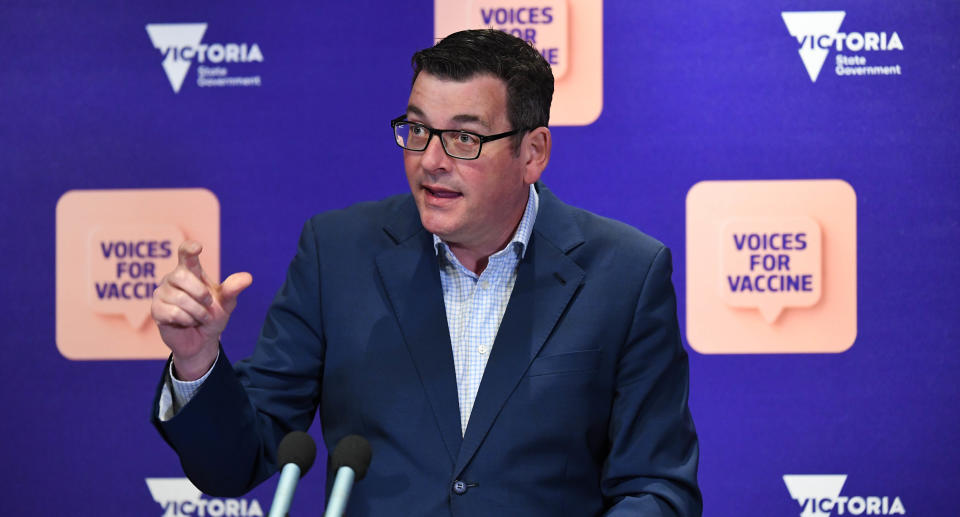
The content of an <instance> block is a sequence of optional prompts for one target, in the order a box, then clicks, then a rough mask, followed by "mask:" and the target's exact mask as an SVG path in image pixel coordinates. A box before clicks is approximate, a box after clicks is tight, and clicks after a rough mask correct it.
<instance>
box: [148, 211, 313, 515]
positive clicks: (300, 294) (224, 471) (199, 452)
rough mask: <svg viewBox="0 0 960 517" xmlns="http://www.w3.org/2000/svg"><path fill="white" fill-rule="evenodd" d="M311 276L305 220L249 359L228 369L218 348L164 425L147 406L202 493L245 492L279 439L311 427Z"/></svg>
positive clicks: (265, 470) (266, 468)
mask: <svg viewBox="0 0 960 517" xmlns="http://www.w3.org/2000/svg"><path fill="white" fill-rule="evenodd" d="M319 276H320V275H319V255H318V250H317V239H316V235H315V232H314V231H313V227H312V225H311V223H310V222H308V223H307V224H306V226H305V227H304V230H303V233H302V234H301V236H300V242H299V245H298V249H297V254H296V256H295V257H294V259H293V262H292V263H291V264H290V267H289V269H288V270H287V278H286V281H285V282H284V285H283V286H282V287H281V289H280V291H279V293H277V296H276V298H275V299H274V301H273V304H272V305H271V307H270V310H269V312H268V313H267V318H266V321H265V323H264V325H263V330H262V331H261V334H260V339H259V340H258V342H257V347H256V350H255V351H254V353H253V355H252V356H251V357H250V358H249V359H247V360H244V361H240V362H239V363H237V364H236V366H234V367H231V366H230V362H229V360H227V359H226V355H225V354H224V352H223V350H221V351H220V359H219V360H217V362H216V363H215V366H214V369H213V371H212V372H211V373H210V376H209V377H208V378H207V380H206V381H205V382H204V383H203V385H201V387H200V389H199V390H198V391H197V393H196V395H195V396H194V397H193V399H191V400H190V402H189V403H188V404H187V405H186V406H184V407H183V408H182V409H181V410H180V411H179V412H178V413H177V414H176V416H174V417H173V418H172V419H170V420H168V421H163V422H161V421H160V420H159V419H158V418H157V416H156V415H157V402H156V401H155V403H154V408H153V423H154V425H155V426H156V427H157V429H158V430H159V431H160V434H161V435H162V436H163V438H164V439H165V440H166V441H167V443H169V444H170V446H171V447H173V449H174V450H175V451H176V452H177V455H178V456H179V457H180V463H181V465H182V466H183V470H184V473H185V474H186V475H187V477H188V478H190V480H191V481H192V482H193V483H194V485H196V486H197V488H199V489H200V490H202V491H203V492H204V493H206V494H209V495H214V496H221V497H235V496H238V495H241V494H244V493H246V492H248V491H249V490H250V489H251V488H253V487H254V486H256V485H257V484H258V483H260V482H261V481H263V480H265V479H266V478H268V477H269V476H270V475H272V474H273V473H274V472H275V471H276V468H277V467H276V448H277V444H278V443H279V442H280V440H281V439H282V438H283V437H284V436H285V435H286V434H287V433H288V432H290V431H293V430H306V429H307V428H308V427H309V425H310V423H311V422H312V421H313V417H314V414H316V411H317V407H318V405H319V401H320V386H321V382H322V371H323V355H324V340H323V331H322V324H321V311H320V285H319V284H320V281H319ZM165 371H166V370H165ZM165 375H166V374H165ZM163 382H164V381H161V386H160V388H162V385H163ZM160 391H161V390H160V389H158V394H159V392H160ZM157 399H159V395H158V396H157Z"/></svg>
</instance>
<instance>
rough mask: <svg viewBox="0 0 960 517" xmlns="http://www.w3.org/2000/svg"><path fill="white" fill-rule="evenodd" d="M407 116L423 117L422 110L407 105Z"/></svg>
mask: <svg viewBox="0 0 960 517" xmlns="http://www.w3.org/2000/svg"><path fill="white" fill-rule="evenodd" d="M407 114H408V115H409V114H413V115H416V116H418V117H423V110H422V109H420V108H418V107H416V106H414V105H413V104H408V105H407Z"/></svg>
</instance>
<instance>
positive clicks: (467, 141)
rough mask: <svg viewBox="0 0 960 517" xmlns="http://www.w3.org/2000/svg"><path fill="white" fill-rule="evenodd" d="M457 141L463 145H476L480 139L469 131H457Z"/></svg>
mask: <svg viewBox="0 0 960 517" xmlns="http://www.w3.org/2000/svg"><path fill="white" fill-rule="evenodd" d="M457 142H458V143H461V144H464V145H476V144H478V143H479V142H480V140H479V139H477V137H476V136H475V135H471V134H470V133H457Z"/></svg>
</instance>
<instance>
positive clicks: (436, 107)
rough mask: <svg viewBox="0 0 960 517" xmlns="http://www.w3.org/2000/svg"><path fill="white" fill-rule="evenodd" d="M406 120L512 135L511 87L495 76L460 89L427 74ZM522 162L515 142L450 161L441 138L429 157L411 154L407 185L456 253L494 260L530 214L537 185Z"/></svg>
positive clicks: (424, 217) (426, 221) (426, 220)
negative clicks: (529, 198) (527, 208)
mask: <svg viewBox="0 0 960 517" xmlns="http://www.w3.org/2000/svg"><path fill="white" fill-rule="evenodd" d="M407 119H408V120H410V121H413V122H420V123H422V124H424V125H426V126H429V127H432V128H435V129H463V130H466V131H472V132H474V133H477V134H481V135H492V134H496V133H503V132H506V131H510V130H512V129H513V128H512V127H510V122H509V121H508V119H507V88H506V85H505V84H504V82H503V81H501V80H500V79H498V78H496V77H493V76H490V75H478V76H475V77H473V78H471V79H469V80H467V81H462V82H458V81H453V80H447V79H440V78H438V77H436V76H433V75H430V74H428V73H426V72H421V73H420V75H419V76H418V77H417V80H416V81H415V82H414V84H413V88H412V89H411V91H410V102H409V104H408V107H407ZM523 156H524V153H522V152H521V153H520V156H515V153H514V150H513V139H512V138H503V139H500V140H495V141H493V142H487V143H484V144H483V148H482V151H481V153H480V156H479V157H478V158H477V159H476V160H459V159H456V158H452V157H450V156H448V155H447V154H446V153H445V152H444V151H443V147H442V146H441V143H440V138H439V137H438V136H437V135H434V137H433V138H432V139H431V140H430V145H429V146H427V148H426V150H424V151H420V152H415V151H404V153H403V160H404V166H405V168H406V171H407V181H408V182H409V183H410V190H411V192H413V197H414V199H415V200H416V202H417V209H418V210H419V211H420V220H421V221H422V223H423V226H424V228H426V229H427V231H429V232H431V233H434V234H436V235H438V236H439V237H440V238H441V239H443V240H444V241H446V242H447V243H450V244H451V245H452V246H458V247H463V248H468V249H472V250H474V251H482V252H487V253H492V252H495V251H497V250H498V249H500V247H502V246H503V245H504V244H506V242H507V241H508V240H509V239H510V237H511V236H512V235H513V232H514V230H515V229H516V225H517V223H518V222H519V220H520V217H521V216H522V214H523V209H524V207H525V205H526V200H527V195H528V194H527V192H528V185H529V184H530V183H532V182H533V181H536V178H535V177H532V176H531V175H530V174H529V173H528V172H527V169H526V168H525V167H524V158H523ZM525 176H526V177H525ZM536 176H537V177H538V176H539V172H538V173H537V174H536ZM528 180H529V181H528Z"/></svg>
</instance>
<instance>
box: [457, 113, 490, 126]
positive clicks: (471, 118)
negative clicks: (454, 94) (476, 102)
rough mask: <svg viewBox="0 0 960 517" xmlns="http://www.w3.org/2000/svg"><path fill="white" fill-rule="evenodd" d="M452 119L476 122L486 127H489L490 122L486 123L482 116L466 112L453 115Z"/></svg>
mask: <svg viewBox="0 0 960 517" xmlns="http://www.w3.org/2000/svg"><path fill="white" fill-rule="evenodd" d="M453 120H454V122H475V123H477V124H480V125H481V126H483V127H484V128H486V129H490V124H487V123H486V122H485V121H484V120H483V119H482V118H480V117H478V116H476V115H466V114H463V115H455V116H454V117H453Z"/></svg>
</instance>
